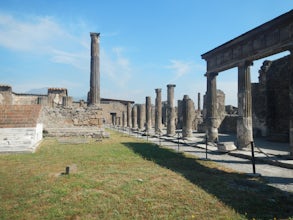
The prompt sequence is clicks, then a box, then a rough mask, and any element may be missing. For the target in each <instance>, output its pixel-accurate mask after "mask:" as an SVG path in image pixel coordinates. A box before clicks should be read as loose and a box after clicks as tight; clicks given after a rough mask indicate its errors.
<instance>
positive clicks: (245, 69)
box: [237, 62, 253, 149]
mask: <svg viewBox="0 0 293 220" xmlns="http://www.w3.org/2000/svg"><path fill="white" fill-rule="evenodd" d="M250 65H251V62H243V63H241V64H239V66H238V119H237V148H239V149H242V148H246V147H250V142H251V141H253V137H252V104H251V81H250Z"/></svg>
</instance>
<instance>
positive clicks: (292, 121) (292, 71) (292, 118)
mask: <svg viewBox="0 0 293 220" xmlns="http://www.w3.org/2000/svg"><path fill="white" fill-rule="evenodd" d="M289 60H290V61H289V62H290V64H289V71H290V85H289V100H290V122H289V123H290V124H289V126H290V127H289V129H290V130H289V134H290V156H291V157H292V158H293V48H292V49H291V50H290V59H289Z"/></svg>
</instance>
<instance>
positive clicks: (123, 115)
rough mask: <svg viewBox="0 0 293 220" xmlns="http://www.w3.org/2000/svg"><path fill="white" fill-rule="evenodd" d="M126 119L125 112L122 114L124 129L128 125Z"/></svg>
mask: <svg viewBox="0 0 293 220" xmlns="http://www.w3.org/2000/svg"><path fill="white" fill-rule="evenodd" d="M125 119H126V117H125V111H123V112H122V127H123V128H124V127H125V124H126V123H125V121H126V120H125Z"/></svg>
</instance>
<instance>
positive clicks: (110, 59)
mask: <svg viewBox="0 0 293 220" xmlns="http://www.w3.org/2000/svg"><path fill="white" fill-rule="evenodd" d="M123 51H124V49H123V48H122V47H115V48H113V49H112V53H106V52H105V51H104V50H101V74H102V75H104V76H107V77H108V78H109V79H110V80H111V81H112V82H113V83H114V84H115V85H116V86H119V87H121V88H123V87H126V86H127V84H128V82H129V80H130V79H131V76H132V72H133V67H132V66H131V63H130V61H129V59H128V58H126V57H125V56H124V55H123Z"/></svg>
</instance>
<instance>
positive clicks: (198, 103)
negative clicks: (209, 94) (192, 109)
mask: <svg viewBox="0 0 293 220" xmlns="http://www.w3.org/2000/svg"><path fill="white" fill-rule="evenodd" d="M197 111H199V112H200V93H197Z"/></svg>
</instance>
